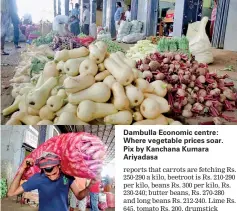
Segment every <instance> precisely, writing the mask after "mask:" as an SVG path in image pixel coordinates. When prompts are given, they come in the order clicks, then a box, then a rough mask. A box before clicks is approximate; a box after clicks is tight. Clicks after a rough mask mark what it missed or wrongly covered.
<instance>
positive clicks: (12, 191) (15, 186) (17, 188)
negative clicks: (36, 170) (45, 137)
mask: <svg viewBox="0 0 237 211" xmlns="http://www.w3.org/2000/svg"><path fill="white" fill-rule="evenodd" d="M25 162H26V161H25ZM27 162H28V163H24V164H23V166H22V167H21V169H20V171H19V172H18V174H17V176H16V177H15V179H14V180H13V182H12V184H11V185H10V188H9V190H8V192H7V196H8V197H11V196H17V195H19V194H21V193H23V192H24V189H23V188H22V186H21V185H20V182H21V178H22V175H23V174H24V172H25V170H26V168H27V167H28V165H33V160H32V159H28V160H27Z"/></svg>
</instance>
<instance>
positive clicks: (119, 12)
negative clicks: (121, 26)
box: [114, 7, 123, 21]
mask: <svg viewBox="0 0 237 211" xmlns="http://www.w3.org/2000/svg"><path fill="white" fill-rule="evenodd" d="M122 13H123V8H122V7H118V9H117V10H116V12H115V14H114V20H115V21H120V19H121V17H122Z"/></svg>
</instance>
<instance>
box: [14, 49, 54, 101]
mask: <svg viewBox="0 0 237 211" xmlns="http://www.w3.org/2000/svg"><path fill="white" fill-rule="evenodd" d="M52 58H54V52H53V51H52V50H51V49H50V48H49V46H47V45H41V46H39V47H35V46H31V47H30V48H28V49H27V50H26V51H25V52H22V54H21V60H22V61H21V62H20V63H19V65H18V66H17V67H16V69H15V75H14V76H13V78H12V79H11V80H10V82H11V85H12V86H13V90H12V96H13V97H16V96H17V95H18V94H19V89H20V87H21V88H22V87H23V86H25V83H29V82H30V81H32V83H35V79H37V77H38V74H39V73H40V72H41V71H42V70H43V69H44V66H45V64H46V62H49V61H50V59H52ZM35 77H36V78H35ZM26 87H27V86H26ZM30 87H32V86H31V85H30Z"/></svg>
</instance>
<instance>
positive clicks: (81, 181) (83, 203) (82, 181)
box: [70, 177, 88, 211]
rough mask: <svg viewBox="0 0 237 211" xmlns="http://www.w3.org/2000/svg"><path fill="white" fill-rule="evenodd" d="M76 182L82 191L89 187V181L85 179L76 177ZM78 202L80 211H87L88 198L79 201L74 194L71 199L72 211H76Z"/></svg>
mask: <svg viewBox="0 0 237 211" xmlns="http://www.w3.org/2000/svg"><path fill="white" fill-rule="evenodd" d="M75 182H76V184H77V186H78V189H79V190H80V191H82V190H84V189H85V188H86V187H87V185H88V181H87V179H84V178H79V177H75ZM77 202H78V209H79V211H86V197H85V198H84V199H82V200H78V199H77V198H76V197H75V195H74V194H72V196H71V199H70V211H74V210H75V209H76V207H77Z"/></svg>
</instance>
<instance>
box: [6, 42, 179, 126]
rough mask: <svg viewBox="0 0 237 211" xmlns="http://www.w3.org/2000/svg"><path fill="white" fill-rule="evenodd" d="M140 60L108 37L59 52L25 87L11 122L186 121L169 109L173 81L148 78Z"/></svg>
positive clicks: (7, 112) (162, 122) (173, 122)
mask: <svg viewBox="0 0 237 211" xmlns="http://www.w3.org/2000/svg"><path fill="white" fill-rule="evenodd" d="M146 77H147V75H146V74H144V73H141V72H140V71H139V70H138V69H136V62H135V61H134V60H132V59H129V58H127V57H126V56H125V55H124V54H123V53H122V52H116V53H112V54H110V55H109V54H108V52H107V45H106V44H105V43H104V42H102V41H99V42H96V43H95V44H91V45H90V46H89V49H87V48H85V47H81V48H77V49H73V50H65V49H64V50H62V51H57V52H56V54H55V57H54V61H49V62H47V63H46V65H45V67H44V70H43V72H42V73H41V74H40V75H39V78H38V81H37V84H36V85H33V84H32V83H28V84H26V85H25V86H26V87H27V86H28V87H29V86H31V88H28V89H26V88H20V89H19V90H18V93H19V94H18V95H17V96H16V97H15V101H14V103H13V105H11V106H10V107H8V108H6V109H4V110H3V115H9V114H12V113H13V115H12V116H11V119H10V120H9V121H8V122H7V124H16V125H17V124H27V125H36V124H38V125H40V124H57V125H86V124H100V125H101V124H115V125H120V124H121V125H129V124H135V125H136V124H138V125H142V124H143V125H144V124H146V125H153V124H164V125H165V124H180V123H179V122H176V121H174V120H172V119H168V118H166V117H165V116H164V115H163V114H164V113H167V112H168V111H169V110H170V106H169V105H168V102H167V100H166V99H165V98H164V97H165V96H166V94H167V87H166V86H167V85H166V84H165V83H164V82H162V81H154V82H152V83H149V82H147V81H146V80H144V79H143V78H146Z"/></svg>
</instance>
